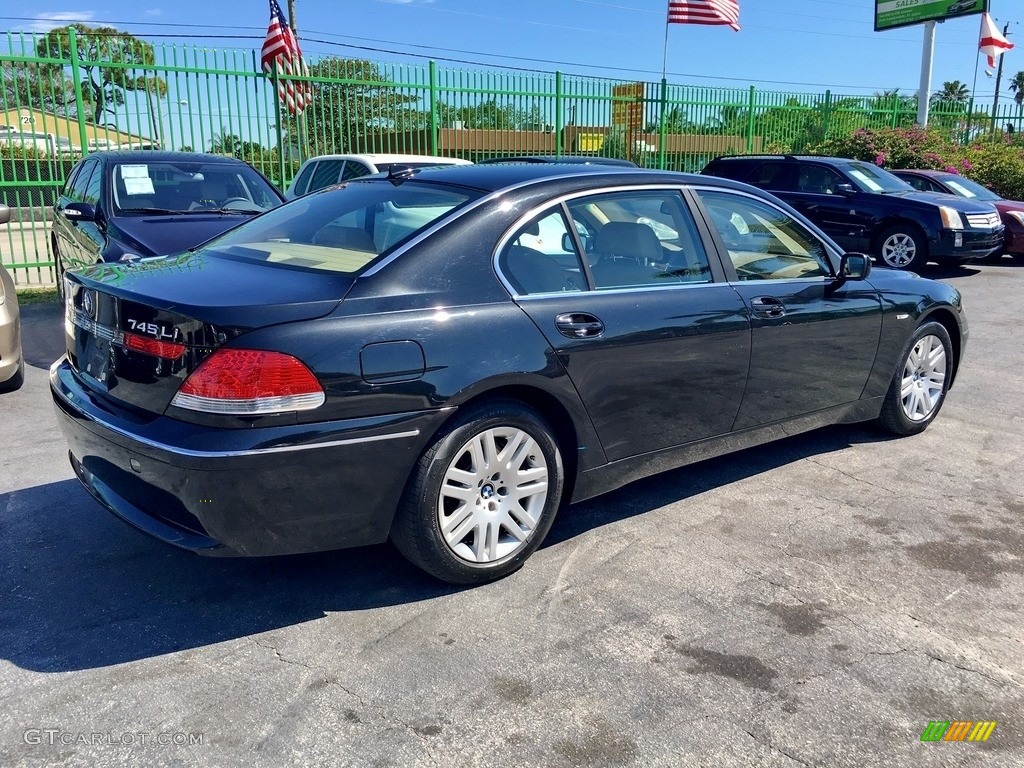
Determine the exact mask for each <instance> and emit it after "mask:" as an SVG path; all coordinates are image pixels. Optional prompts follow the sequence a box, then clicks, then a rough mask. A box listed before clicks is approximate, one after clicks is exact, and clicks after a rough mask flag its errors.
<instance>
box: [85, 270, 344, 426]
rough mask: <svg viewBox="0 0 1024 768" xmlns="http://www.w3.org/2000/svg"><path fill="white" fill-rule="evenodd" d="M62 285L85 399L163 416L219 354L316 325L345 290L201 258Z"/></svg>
mask: <svg viewBox="0 0 1024 768" xmlns="http://www.w3.org/2000/svg"><path fill="white" fill-rule="evenodd" d="M66 279H67V283H66V285H65V287H66V292H65V293H66V295H65V335H66V346H67V354H68V359H69V361H70V363H71V365H72V367H73V368H74V370H75V371H76V373H77V375H78V376H79V377H80V379H81V380H82V382H83V383H84V384H86V385H87V386H88V387H89V388H90V389H92V390H93V391H94V392H97V393H99V394H101V395H103V396H104V397H106V398H109V399H111V400H114V401H117V402H118V403H119V404H122V405H125V406H128V407H130V408H132V409H134V410H137V411H140V412H143V413H146V414H150V415H157V414H161V413H163V412H164V411H165V410H166V408H167V406H168V405H169V404H170V402H171V398H173V397H174V395H175V393H176V392H177V391H178V389H179V388H180V387H181V385H182V383H184V381H185V379H186V378H187V377H188V376H189V374H191V373H192V372H193V371H194V370H195V369H196V368H197V367H198V366H199V364H200V363H201V362H202V361H203V360H205V359H206V358H207V357H208V356H209V355H210V354H212V353H213V351H214V350H215V349H217V348H218V347H220V346H221V345H223V344H225V343H226V342H228V341H230V340H231V339H234V338H236V337H238V336H240V335H242V334H243V333H245V332H247V331H249V330H253V329H255V328H262V327H266V326H269V325H277V324H279V323H290V322H297V321H301V320H312V319H315V318H318V317H323V316H324V315H326V314H328V313H329V312H331V310H333V309H334V307H336V306H337V305H338V303H339V302H340V301H341V300H342V299H343V298H344V297H345V294H346V293H347V292H348V290H349V289H350V288H351V286H352V283H353V282H354V278H353V277H351V276H347V275H340V274H336V273H331V274H325V273H323V272H313V271H308V270H300V269H288V268H281V267H280V266H273V267H270V266H268V265H266V264H262V263H259V262H252V261H245V260H236V259H233V258H230V257H226V256H222V255H219V254H211V253H210V252H205V253H202V254H199V253H196V254H184V255H182V256H177V257H166V258H161V259H155V260H152V261H142V262H135V263H133V264H130V265H123V264H98V265H96V266H94V267H89V268H87V269H84V270H81V271H72V272H68V273H67V275H66ZM140 415H141V414H140Z"/></svg>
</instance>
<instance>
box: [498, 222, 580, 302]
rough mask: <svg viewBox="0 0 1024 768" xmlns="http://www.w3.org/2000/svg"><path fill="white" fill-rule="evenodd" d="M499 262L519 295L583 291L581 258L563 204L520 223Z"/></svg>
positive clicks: (502, 270)
mask: <svg viewBox="0 0 1024 768" xmlns="http://www.w3.org/2000/svg"><path fill="white" fill-rule="evenodd" d="M498 265H499V267H500V268H501V272H502V274H503V275H505V277H506V278H507V279H508V281H509V283H511V284H512V287H513V288H514V289H515V291H516V293H518V294H520V295H527V294H531V293H564V292H574V291H582V290H583V289H584V287H585V286H586V279H585V277H584V275H583V267H582V262H581V261H580V257H579V255H578V254H577V252H576V248H575V245H574V242H573V239H572V237H571V235H570V234H569V226H568V223H567V222H566V220H565V217H564V216H563V215H562V211H561V208H555V209H553V210H548V211H546V212H545V213H542V214H540V215H539V216H536V217H534V218H533V219H531V220H530V221H529V222H527V223H526V224H524V225H523V226H521V227H520V228H519V229H518V230H517V231H516V232H515V233H514V234H513V236H512V238H511V239H510V240H509V241H508V244H507V245H506V246H505V248H504V249H503V250H502V252H501V255H500V256H499V257H498Z"/></svg>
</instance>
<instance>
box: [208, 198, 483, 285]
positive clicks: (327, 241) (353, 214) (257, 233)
mask: <svg viewBox="0 0 1024 768" xmlns="http://www.w3.org/2000/svg"><path fill="white" fill-rule="evenodd" d="M479 195H480V193H479V192H475V191H470V190H466V189H462V188H453V187H448V186H441V185H437V184H426V183H417V182H413V181H407V182H403V183H401V184H398V185H397V186H396V185H395V184H393V183H392V182H391V181H389V180H387V179H377V180H370V181H362V180H360V181H354V182H349V183H347V184H343V185H341V186H339V187H333V188H331V189H328V190H325V191H323V192H318V193H315V194H313V195H309V196H307V197H301V198H299V199H298V200H294V201H293V202H291V203H288V204H287V205H284V206H282V207H281V208H278V209H277V210H275V211H271V212H270V213H268V214H266V215H265V216H261V217H259V218H258V219H253V220H252V221H249V222H246V223H245V224H242V225H241V226H239V227H236V228H235V229H232V230H230V231H229V232H227V233H226V234H224V235H221V236H220V237H218V238H217V239H215V240H212V241H210V242H209V243H207V244H206V245H205V246H204V247H203V248H201V249H199V253H209V252H215V253H226V254H229V255H231V256H236V257H240V258H244V259H250V260H253V261H264V262H269V263H273V264H281V265H285V266H290V267H297V268H301V269H314V270H323V271H327V272H342V273H346V274H354V273H356V272H359V271H360V270H362V269H363V268H364V267H366V266H367V265H369V264H370V263H371V262H372V261H374V260H376V259H377V258H378V256H380V255H382V254H384V253H387V252H388V251H390V250H391V249H393V248H394V247H395V246H396V245H399V244H400V243H402V242H404V241H405V240H407V239H408V238H409V237H411V236H412V235H414V234H416V233H417V232H420V231H421V230H423V229H425V228H427V227H428V226H429V225H431V224H433V223H434V222H435V221H438V220H439V219H442V218H444V217H445V216H447V215H448V214H449V213H451V212H452V211H454V210H456V209H457V208H459V207H461V206H463V205H465V204H466V203H468V202H470V201H472V200H475V199H476V198H477V197H479Z"/></svg>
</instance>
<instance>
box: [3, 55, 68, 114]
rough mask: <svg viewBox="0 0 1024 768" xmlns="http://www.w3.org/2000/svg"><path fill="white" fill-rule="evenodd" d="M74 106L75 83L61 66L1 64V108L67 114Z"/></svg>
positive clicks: (23, 63) (28, 63) (12, 62)
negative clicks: (68, 108) (67, 110)
mask: <svg viewBox="0 0 1024 768" xmlns="http://www.w3.org/2000/svg"><path fill="white" fill-rule="evenodd" d="M74 103H75V88H74V83H72V81H71V78H70V77H67V76H66V75H65V73H64V70H63V69H62V68H61V67H60V66H58V65H55V64H36V63H34V62H20V61H0V108H3V109H5V110H7V109H17V108H19V107H28V108H30V109H39V110H42V111H44V112H52V113H54V114H58V115H64V114H66V111H65V109H66V107H67V106H68V105H69V104H70V105H73V104H74Z"/></svg>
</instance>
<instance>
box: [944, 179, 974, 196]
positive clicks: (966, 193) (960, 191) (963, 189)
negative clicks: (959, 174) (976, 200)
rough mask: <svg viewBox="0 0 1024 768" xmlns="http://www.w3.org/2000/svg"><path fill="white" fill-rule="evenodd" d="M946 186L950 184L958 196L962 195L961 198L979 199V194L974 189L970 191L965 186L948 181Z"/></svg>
mask: <svg viewBox="0 0 1024 768" xmlns="http://www.w3.org/2000/svg"><path fill="white" fill-rule="evenodd" d="M946 184H948V185H949V186H951V187H952V188H953V189H955V190H956V193H957V194H958V195H960V197H977V196H978V194H977V193H976V192H975V191H974V190H973V189H968V188H967V187H965V186H964V185H963V184H959V183H957V182H955V181H953V180H949V181H947V182H946Z"/></svg>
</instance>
